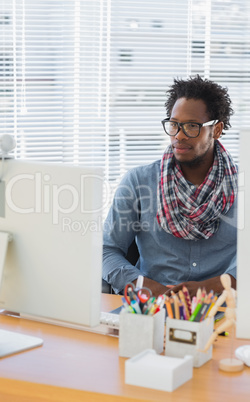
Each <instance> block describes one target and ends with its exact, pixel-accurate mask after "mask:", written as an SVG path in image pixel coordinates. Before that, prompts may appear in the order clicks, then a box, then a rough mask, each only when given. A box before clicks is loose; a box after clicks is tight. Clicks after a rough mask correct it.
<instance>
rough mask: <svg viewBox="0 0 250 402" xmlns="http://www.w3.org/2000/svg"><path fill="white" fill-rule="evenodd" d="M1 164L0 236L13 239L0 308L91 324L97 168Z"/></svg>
mask: <svg viewBox="0 0 250 402" xmlns="http://www.w3.org/2000/svg"><path fill="white" fill-rule="evenodd" d="M1 163H2V161H0V164H1ZM3 163H4V169H3V175H2V181H1V186H0V232H4V233H6V232H8V233H9V234H10V235H11V237H12V240H11V241H10V242H9V244H8V247H7V252H6V258H5V264H4V268H3V272H2V275H1V284H0V308H2V309H5V310H10V311H13V312H16V313H21V314H30V315H34V316H37V317H39V316H40V317H44V318H49V319H56V320H62V321H65V322H69V323H73V324H80V325H87V326H95V325H98V324H99V320H100V301H101V277H102V189H103V179H102V171H101V169H99V168H85V167H82V166H71V165H67V164H49V163H43V162H29V161H23V160H5V161H4V162H3Z"/></svg>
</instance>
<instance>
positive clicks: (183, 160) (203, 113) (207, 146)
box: [170, 98, 218, 166]
mask: <svg viewBox="0 0 250 402" xmlns="http://www.w3.org/2000/svg"><path fill="white" fill-rule="evenodd" d="M206 109H207V108H206V104H205V103H204V102H203V101H202V100H200V99H199V100H197V99H186V98H180V99H178V100H177V101H176V102H175V104H174V107H173V110H172V113H171V116H170V120H174V121H176V122H178V123H186V122H193V123H201V124H202V123H206V122H208V121H209V120H211V119H210V118H209V116H208V114H207V110H206ZM214 118H215V117H214ZM216 138H218V135H216V134H215V130H214V126H207V127H202V128H201V131H200V134H199V136H198V137H196V138H190V137H187V136H186V135H185V134H184V133H183V131H182V129H181V130H180V131H179V132H178V134H176V136H175V137H170V139H171V144H172V148H173V153H174V156H175V158H176V159H177V161H178V162H179V163H180V164H185V165H190V166H197V165H200V164H201V163H202V164H203V163H210V161H212V160H213V151H214V140H215V139H216Z"/></svg>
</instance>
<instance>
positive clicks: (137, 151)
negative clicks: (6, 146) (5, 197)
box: [0, 0, 250, 184]
mask: <svg viewBox="0 0 250 402" xmlns="http://www.w3.org/2000/svg"><path fill="white" fill-rule="evenodd" d="M249 65H250V4H249V2H248V1H247V0H237V1H236V0H178V1H175V0H133V1H132V0H126V1H125V0H13V1H12V2H10V1H9V0H1V2H0V85H1V87H0V134H4V133H9V134H13V135H14V136H15V137H16V140H17V149H16V150H15V157H16V158H30V159H38V160H44V161H50V162H63V163H74V164H83V165H99V166H101V167H103V169H104V172H105V177H106V178H107V179H108V180H109V182H110V183H114V184H115V183H117V182H118V181H119V179H120V176H121V175H122V174H123V173H124V172H126V171H127V170H128V169H130V168H132V167H134V166H137V165H139V164H145V163H150V162H151V161H153V160H155V159H157V158H160V157H161V155H162V152H163V150H164V149H165V148H166V146H167V144H168V143H169V140H168V138H166V135H165V134H164V132H163V129H162V126H161V123H160V121H161V120H162V119H163V118H164V117H165V115H166V113H165V108H164V103H165V100H166V95H165V93H166V90H167V88H168V86H169V85H171V84H172V82H173V78H174V77H181V78H186V77H188V76H190V75H195V74H197V73H198V74H200V75H201V76H203V77H206V78H210V79H213V80H215V81H216V82H218V83H219V84H221V85H223V86H226V87H228V90H229V94H230V96H231V99H232V101H233V108H234V110H235V114H234V115H233V117H232V119H231V124H232V128H231V129H230V131H229V132H227V134H226V136H224V138H223V139H222V142H223V143H224V144H225V146H226V147H227V148H228V150H229V151H230V152H231V153H232V155H233V157H234V158H235V160H236V161H237V160H238V156H239V136H240V130H241V128H242V127H243V126H244V127H248V126H249V123H250V121H249V120H250V116H249V110H250V71H249Z"/></svg>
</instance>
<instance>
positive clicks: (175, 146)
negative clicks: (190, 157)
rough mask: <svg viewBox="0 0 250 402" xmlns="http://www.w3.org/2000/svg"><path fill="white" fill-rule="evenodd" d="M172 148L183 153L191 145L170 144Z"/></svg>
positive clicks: (188, 149)
mask: <svg viewBox="0 0 250 402" xmlns="http://www.w3.org/2000/svg"><path fill="white" fill-rule="evenodd" d="M172 147H173V149H174V150H175V151H176V152H179V153H185V152H188V151H190V149H191V147H190V146H188V145H186V144H172Z"/></svg>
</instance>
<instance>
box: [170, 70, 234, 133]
mask: <svg viewBox="0 0 250 402" xmlns="http://www.w3.org/2000/svg"><path fill="white" fill-rule="evenodd" d="M167 94H168V99H167V101H166V103H165V107H166V109H167V115H168V117H170V115H171V112H172V109H173V107H174V104H175V102H176V101H177V99H179V98H186V99H201V100H203V102H205V104H206V106H207V112H208V115H209V120H213V119H217V120H219V121H222V122H223V123H224V129H225V130H228V129H229V128H230V127H231V124H230V123H229V120H230V116H231V115H232V114H233V113H234V111H233V109H232V107H231V103H232V102H231V99H230V97H229V95H228V89H227V88H223V87H222V86H220V85H219V84H217V83H216V82H214V81H210V80H208V79H202V78H201V77H200V76H199V75H196V76H195V77H193V78H192V77H189V78H188V79H187V80H183V79H178V78H176V79H174V84H173V85H172V86H170V89H169V90H168V91H167Z"/></svg>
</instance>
